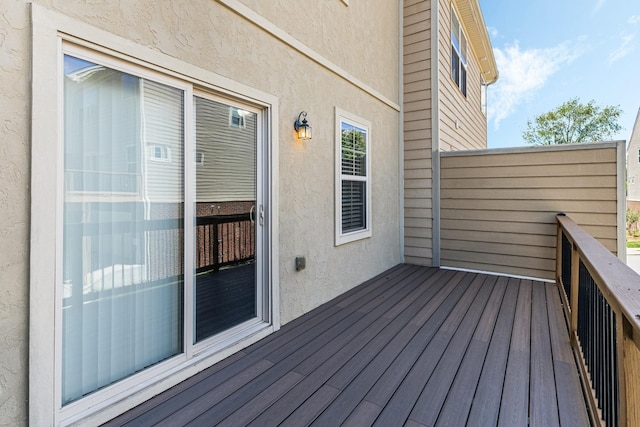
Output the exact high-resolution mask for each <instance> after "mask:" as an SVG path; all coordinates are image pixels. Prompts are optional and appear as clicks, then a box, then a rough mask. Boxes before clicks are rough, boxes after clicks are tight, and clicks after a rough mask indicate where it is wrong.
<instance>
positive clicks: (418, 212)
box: [404, 208, 432, 218]
mask: <svg viewBox="0 0 640 427" xmlns="http://www.w3.org/2000/svg"><path fill="white" fill-rule="evenodd" d="M431 215H432V213H431V209H428V208H405V209H404V216H405V218H431Z"/></svg>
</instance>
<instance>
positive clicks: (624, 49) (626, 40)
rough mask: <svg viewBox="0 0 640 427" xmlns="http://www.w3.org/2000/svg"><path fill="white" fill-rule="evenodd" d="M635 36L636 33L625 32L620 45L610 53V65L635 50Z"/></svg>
mask: <svg viewBox="0 0 640 427" xmlns="http://www.w3.org/2000/svg"><path fill="white" fill-rule="evenodd" d="M635 38H636V36H635V34H625V35H623V36H622V38H621V43H620V46H618V47H617V48H615V49H614V50H612V51H611V52H610V53H609V60H608V62H609V65H611V64H613V63H614V62H616V61H617V60H619V59H622V58H624V57H625V56H627V55H628V54H629V53H631V52H633V50H634V49H635V46H634V44H633V41H634V40H635Z"/></svg>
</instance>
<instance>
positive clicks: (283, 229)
mask: <svg viewBox="0 0 640 427" xmlns="http://www.w3.org/2000/svg"><path fill="white" fill-rule="evenodd" d="M35 3H37V4H40V5H42V6H44V7H47V8H50V9H53V10H56V11H59V12H61V13H62V14H64V15H67V16H70V17H72V18H74V19H76V20H78V21H79V22H84V23H87V24H89V25H91V26H94V27H96V28H99V29H102V30H104V31H108V32H110V33H113V34H115V35H118V36H121V37H124V38H126V39H128V40H130V41H131V43H133V44H135V45H136V46H139V47H141V48H145V49H152V50H154V51H157V52H160V53H162V54H164V55H168V56H170V57H173V58H177V59H179V60H180V61H184V62H186V63H188V64H192V65H194V66H197V67H200V68H202V69H205V70H210V71H213V72H215V73H217V74H219V75H221V76H224V77H227V78H229V79H231V80H234V81H236V82H239V83H241V84H244V85H247V86H250V87H252V88H255V89H258V90H260V91H262V92H265V93H268V94H271V95H274V96H276V97H277V98H278V100H279V104H278V105H276V108H277V110H278V117H279V122H278V123H277V124H278V127H279V130H280V133H279V139H278V140H277V141H274V143H275V144H278V148H279V158H278V159H277V166H278V169H279V184H278V190H279V205H278V214H279V229H280V234H279V236H278V238H279V247H278V252H279V254H278V255H279V272H280V273H279V277H277V278H276V282H277V283H276V284H277V285H278V286H279V288H280V314H281V317H280V318H281V322H282V323H286V322H288V321H290V320H292V319H294V318H295V317H298V316H300V315H301V314H303V313H305V312H307V311H309V310H311V309H312V308H314V307H316V306H318V305H320V304H321V303H323V302H325V301H327V300H329V299H330V298H332V297H334V296H336V295H339V294H340V293H342V292H344V291H346V290H348V289H349V288H351V287H353V286H355V285H357V284H359V283H361V282H362V281H364V280H366V279H368V278H370V277H372V276H373V275H375V274H377V273H379V272H381V271H383V270H385V269H387V268H389V267H391V266H393V265H395V264H397V263H398V262H400V260H401V258H400V237H399V205H400V200H399V183H398V180H399V179H400V178H399V171H398V163H399V153H398V131H399V125H398V123H399V112H398V109H397V108H395V107H394V106H393V104H394V103H398V102H399V94H398V63H397V57H398V50H399V48H398V30H399V29H398V21H399V19H398V5H397V4H394V2H386V1H382V0H379V1H376V2H373V3H372V2H366V4H365V3H364V2H351V3H352V5H351V6H345V4H344V3H343V2H341V1H339V0H332V1H330V2H327V4H325V2H322V4H320V3H318V4H317V5H316V3H313V2H309V4H306V5H305V7H303V8H301V7H300V3H299V2H298V1H294V0H289V1H285V0H281V1H278V2H277V3H273V2H258V1H255V2H254V1H246V2H244V3H245V4H246V5H248V6H249V7H250V8H252V9H253V10H255V11H257V12H259V15H261V16H262V17H263V18H266V22H267V24H270V25H271V24H273V25H274V27H275V28H281V29H282V30H283V32H285V33H288V34H289V35H290V36H293V37H294V38H295V40H297V41H299V42H301V43H303V44H305V45H307V46H308V47H309V50H310V51H312V52H313V53H314V55H316V58H318V57H321V58H322V59H323V61H322V63H319V62H318V61H317V60H311V59H310V58H309V57H307V56H305V55H304V54H302V53H300V52H299V51H297V50H295V49H292V48H291V46H289V45H287V44H286V43H283V41H281V40H279V39H277V38H276V37H274V36H273V35H272V34H269V33H267V32H266V31H265V30H263V29H261V28H259V27H258V26H256V25H254V24H252V23H250V22H248V21H247V20H246V19H245V18H243V17H242V16H240V15H238V14H237V13H235V12H233V11H232V10H230V9H229V8H227V7H225V6H224V5H222V4H221V3H220V2H217V1H212V0H206V1H204V0H202V1H196V2H192V1H174V2H168V3H167V4H163V6H162V7H158V4H157V2H155V1H152V0H144V1H135V2H133V1H131V2H105V3H100V4H95V3H87V2H85V1H82V0H75V1H64V2H60V1H45V0H42V1H35ZM3 6H4V10H3V11H2V12H1V15H0V19H1V20H2V21H3V25H1V26H0V47H1V48H2V50H1V55H0V73H1V74H0V76H1V78H0V96H1V99H2V100H3V102H2V103H0V112H1V113H2V118H3V123H2V126H0V141H2V142H1V144H2V145H1V147H2V156H0V166H1V167H0V173H1V174H2V178H3V179H2V191H0V206H1V207H2V213H1V214H2V215H1V218H2V219H1V220H0V230H2V242H1V244H0V251H2V252H1V259H2V264H1V267H0V271H2V280H1V281H0V330H1V331H2V334H1V336H2V339H1V340H0V360H2V364H0V425H24V424H25V423H26V419H27V393H28V391H27V378H28V366H27V358H28V352H27V346H28V320H27V319H28V316H29V310H30V307H28V303H27V301H28V295H29V218H30V206H29V196H30V193H29V180H30V166H29V165H30V131H29V129H30V115H29V114H30V101H29V99H30V95H31V94H30V83H29V75H30V52H31V47H30V43H31V38H30V20H29V5H28V2H27V1H26V0H14V1H10V2H5V3H4V4H3ZM299 9H301V10H307V12H304V13H308V14H309V19H307V20H306V21H304V22H300V19H299V14H298V15H296V14H293V13H292V11H297V10H299ZM374 35H375V37H374ZM106 47H107V48H108V46H106ZM374 59H375V60H374ZM381 59H382V60H381ZM334 65H335V66H336V67H338V68H340V70H338V72H336V70H333V69H332V67H333V66H334ZM343 71H346V73H347V74H348V75H347V76H346V78H345V73H344V72H343ZM35 72H47V70H35ZM363 88H364V89H363ZM367 88H372V89H373V91H367ZM36 90H37V88H36ZM380 94H381V95H382V97H383V98H385V99H386V102H383V101H381V100H380V96H378V97H376V95H380ZM390 104H391V105H390ZM335 107H339V108H341V109H343V110H346V111H349V112H351V113H353V114H356V115H358V116H360V117H362V118H364V119H367V120H369V121H371V122H372V123H373V125H372V129H371V135H372V137H371V144H372V147H371V155H372V161H371V165H372V167H371V181H372V216H373V218H372V228H373V236H372V237H371V238H368V239H365V240H362V241H357V242H353V243H350V244H346V245H342V246H340V247H335V246H334V235H335V234H334V226H335V224H334V173H335V172H334V153H335V151H334V150H335V143H334V131H335V124H334V122H335V118H334V111H335ZM302 110H306V111H307V112H308V113H309V116H308V119H309V121H310V123H311V125H312V126H313V131H314V136H313V140H311V141H307V142H298V141H296V140H295V139H294V135H293V129H292V128H293V122H294V120H295V119H296V118H297V116H298V114H299V113H300V111H302ZM38 209H50V208H47V207H38ZM299 255H302V256H306V257H307V267H306V269H305V270H303V271H301V272H296V271H295V268H294V258H295V257H296V256H299ZM34 309H37V308H34V307H32V308H31V310H34Z"/></svg>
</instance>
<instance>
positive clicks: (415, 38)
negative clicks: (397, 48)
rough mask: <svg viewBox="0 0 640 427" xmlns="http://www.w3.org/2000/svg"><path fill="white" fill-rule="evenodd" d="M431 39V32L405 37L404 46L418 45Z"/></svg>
mask: <svg viewBox="0 0 640 427" xmlns="http://www.w3.org/2000/svg"><path fill="white" fill-rule="evenodd" d="M430 38H431V36H430V34H429V31H422V32H419V33H415V34H408V35H406V36H404V37H403V45H404V46H407V45H410V44H414V43H418V42H421V41H425V40H429V39H430Z"/></svg>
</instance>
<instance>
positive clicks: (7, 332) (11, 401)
mask: <svg viewBox="0 0 640 427" xmlns="http://www.w3.org/2000/svg"><path fill="white" fill-rule="evenodd" d="M0 23H1V24H0V425H2V426H14V425H23V424H25V423H26V416H27V414H26V408H27V346H28V339H27V328H28V321H27V319H28V298H29V287H28V277H29V252H28V248H29V179H30V175H29V170H30V167H29V163H30V160H29V104H28V102H27V99H28V98H29V96H30V85H29V74H30V58H29V55H28V54H27V52H29V51H30V48H29V32H30V30H29V19H28V9H27V7H26V6H25V4H24V2H22V1H9V2H3V6H2V10H1V11H0ZM40 208H41V209H46V207H40Z"/></svg>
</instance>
